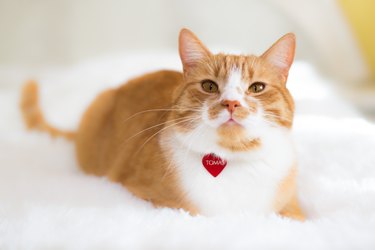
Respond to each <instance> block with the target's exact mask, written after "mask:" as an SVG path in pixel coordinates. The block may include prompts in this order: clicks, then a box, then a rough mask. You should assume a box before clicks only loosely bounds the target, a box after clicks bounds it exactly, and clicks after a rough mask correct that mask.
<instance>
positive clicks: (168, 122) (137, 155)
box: [21, 29, 305, 220]
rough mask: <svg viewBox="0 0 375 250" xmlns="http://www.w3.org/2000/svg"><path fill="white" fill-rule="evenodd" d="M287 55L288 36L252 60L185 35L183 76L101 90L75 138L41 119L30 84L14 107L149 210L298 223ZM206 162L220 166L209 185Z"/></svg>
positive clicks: (88, 169)
mask: <svg viewBox="0 0 375 250" xmlns="http://www.w3.org/2000/svg"><path fill="white" fill-rule="evenodd" d="M294 53H295V35H294V34H292V33H288V34H286V35H284V36H283V37H282V38H280V39H279V40H278V41H276V42H275V43H274V44H273V45H272V46H271V47H270V48H269V49H268V50H267V51H266V52H264V53H263V54H262V55H261V56H254V55H230V54H222V53H219V54H212V53H211V52H210V51H209V50H208V49H207V47H206V46H205V45H204V44H203V43H202V42H201V41H200V40H199V39H198V37H197V36H196V35H195V34H194V33H192V32H191V31H190V30H188V29H182V30H181V31H180V34H179V54H180V58H181V62H182V66H183V72H177V71H169V70H162V71H158V72H153V73H149V74H145V75H143V76H140V77H138V78H135V79H132V80H130V81H128V82H127V83H126V84H124V85H122V86H120V87H117V88H113V89H109V90H106V91H104V92H103V93H101V94H99V95H98V96H97V97H96V99H95V100H94V101H93V103H92V104H91V105H90V106H89V107H88V109H87V111H86V112H85V113H84V115H83V117H82V120H81V122H80V125H79V128H78V129H77V131H75V132H68V131H62V130H59V129H56V128H54V127H53V126H51V125H49V124H48V123H47V122H46V121H45V119H44V117H43V114H42V112H41V110H40V107H39V104H38V88H37V84H36V83H35V82H33V81H30V82H29V83H28V84H26V85H25V86H24V88H23V92H22V97H21V109H22V112H23V117H24V120H25V122H26V125H27V127H28V128H30V129H39V130H43V131H47V132H49V133H50V134H51V135H52V136H62V137H65V138H67V139H70V140H73V141H74V143H75V146H76V154H77V159H78V162H79V165H80V167H81V169H82V170H83V171H84V172H85V173H87V174H91V175H97V176H106V177H107V178H108V179H110V180H111V181H114V182H119V183H121V184H122V185H123V186H125V187H126V188H127V189H128V190H129V191H130V192H132V193H133V194H134V195H136V196H137V197H140V198H142V199H144V200H147V201H150V202H152V203H153V204H154V205H155V206H156V207H170V208H176V209H180V208H182V209H184V210H186V211H187V212H189V213H190V214H192V215H195V214H202V215H207V216H210V215H219V214H229V213H243V212H249V213H252V214H262V215H267V214H271V213H277V214H280V215H281V216H286V217H290V218H294V219H297V220H304V218H305V216H304V214H303V212H302V210H301V208H300V205H299V201H298V198H297V187H296V186H297V185H296V175H297V163H296V155H295V152H294V146H293V143H292V138H291V128H292V123H293V115H294V102H293V99H292V96H291V95H290V93H289V91H288V89H287V87H286V82H287V78H288V72H289V69H290V67H291V64H292V62H293V59H294ZM205 157H206V158H205ZM207 157H211V161H208V160H207V159H210V158H207ZM212 157H214V158H212ZM215 157H216V158H215ZM204 159H206V160H207V162H206V165H207V164H208V163H209V162H211V163H212V162H215V161H212V159H216V160H219V161H218V164H221V163H222V164H223V165H222V166H221V167H224V168H222V170H221V172H220V173H216V174H217V176H216V177H215V176H214V175H212V174H210V171H209V168H208V167H209V166H205V165H204ZM224 164H226V165H225V166H224ZM206 167H207V169H206ZM213 167H215V166H213Z"/></svg>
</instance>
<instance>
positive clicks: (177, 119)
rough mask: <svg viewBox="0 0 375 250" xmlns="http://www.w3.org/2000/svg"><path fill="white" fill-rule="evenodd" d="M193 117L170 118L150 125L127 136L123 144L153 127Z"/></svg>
mask: <svg viewBox="0 0 375 250" xmlns="http://www.w3.org/2000/svg"><path fill="white" fill-rule="evenodd" d="M191 118H192V117H180V118H176V119H173V120H169V121H165V122H161V123H159V124H156V125H153V126H151V127H148V128H145V129H143V130H141V131H139V132H137V133H136V134H134V135H132V136H131V137H129V138H127V139H126V140H125V141H124V142H122V143H121V145H123V144H125V143H126V142H128V141H129V140H130V139H132V138H134V137H136V136H137V135H139V134H141V133H143V132H146V131H148V130H150V129H153V128H156V127H159V126H162V125H165V124H167V123H172V122H175V121H182V120H189V119H191Z"/></svg>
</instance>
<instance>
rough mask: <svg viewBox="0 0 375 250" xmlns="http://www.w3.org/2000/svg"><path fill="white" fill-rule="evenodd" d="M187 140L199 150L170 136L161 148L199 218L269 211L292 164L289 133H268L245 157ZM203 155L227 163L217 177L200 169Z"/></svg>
mask: <svg viewBox="0 0 375 250" xmlns="http://www.w3.org/2000/svg"><path fill="white" fill-rule="evenodd" d="M206 136H207V135H206ZM191 140H193V143H194V144H199V146H197V147H186V145H184V143H182V142H181V138H178V136H176V135H170V136H169V138H168V140H167V141H166V143H164V145H165V146H167V148H169V150H168V151H169V152H170V157H171V158H172V159H171V160H172V162H173V165H174V166H175V167H176V171H177V174H178V177H179V179H180V181H181V186H182V188H183V191H184V192H185V194H186V197H187V198H188V199H189V200H190V201H191V202H193V204H194V205H195V206H196V207H197V208H198V209H199V211H200V213H201V214H204V215H216V214H225V213H238V212H251V213H257V214H264V213H270V212H272V211H273V204H274V201H275V194H276V192H277V190H278V185H279V184H280V182H281V181H282V180H283V179H284V178H285V177H286V176H287V174H288V172H289V170H290V169H291V167H292V166H293V163H294V150H293V145H292V143H291V140H290V136H289V132H287V131H285V130H280V129H275V130H274V131H268V133H267V135H266V136H263V137H262V138H261V146H260V147H259V148H257V149H255V150H253V151H250V152H246V153H230V152H226V151H225V150H222V149H219V148H216V147H215V149H213V148H212V149H210V147H208V146H206V147H205V145H204V141H205V140H204V138H202V137H197V138H191ZM204 148H205V150H204V151H203V150H202V149H204ZM211 150H215V151H211ZM218 151H220V152H218ZM206 153H216V154H218V155H220V156H222V157H224V158H225V159H227V161H228V163H227V166H226V167H225V168H224V170H223V171H222V172H221V173H220V174H219V175H218V176H217V177H213V176H212V175H211V174H210V173H209V172H208V171H207V170H206V169H205V168H204V166H203V165H202V157H203V156H204V154H206Z"/></svg>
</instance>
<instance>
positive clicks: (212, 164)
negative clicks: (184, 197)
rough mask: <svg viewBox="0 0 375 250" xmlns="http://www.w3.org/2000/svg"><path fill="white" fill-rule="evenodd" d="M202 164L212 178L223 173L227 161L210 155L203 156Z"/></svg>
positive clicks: (212, 154)
mask: <svg viewBox="0 0 375 250" xmlns="http://www.w3.org/2000/svg"><path fill="white" fill-rule="evenodd" d="M202 164H203V166H204V167H205V168H206V169H207V171H208V172H209V173H210V174H211V175H212V176H213V177H216V176H218V175H219V174H220V173H221V171H223V169H224V168H225V166H226V165H227V161H226V160H223V159H221V158H220V157H219V156H217V155H215V154H214V153H211V154H206V155H204V156H203V158H202Z"/></svg>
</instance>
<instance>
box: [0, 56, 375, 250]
mask: <svg viewBox="0 0 375 250" xmlns="http://www.w3.org/2000/svg"><path fill="white" fill-rule="evenodd" d="M162 68H169V69H179V68H180V64H179V62H178V57H177V54H171V55H161V54H152V55H130V56H126V57H122V56H118V57H111V58H104V59H100V60H98V61H97V62H87V63H82V64H80V65H75V66H73V67H70V68H45V69H44V70H42V71H37V72H36V71H35V72H33V71H30V70H28V71H25V70H19V69H14V68H9V67H6V68H5V67H2V68H0V83H5V82H9V83H12V85H7V86H3V87H1V88H0V249H8V248H17V249H19V248H22V249H23V248H27V249H40V248H58V249H67V248H69V249H73V248H74V249H85V248H86V249H111V248H126V249H155V248H157V249H165V248H171V249H237V248H238V249H243V248H247V249H270V248H271V249H272V248H278V249H279V248H280V249H314V250H315V249H360V248H362V249H375V126H374V125H372V124H371V123H369V122H367V121H365V120H364V119H363V118H362V117H361V116H360V115H359V114H358V113H357V112H356V111H355V110H354V109H353V108H352V107H351V106H350V105H348V104H347V103H346V102H344V101H343V100H342V99H340V98H339V97H338V96H337V95H336V94H335V90H334V89H333V88H332V87H331V86H330V85H329V84H328V83H327V82H326V81H325V80H324V79H322V78H321V77H320V76H319V75H317V73H316V72H315V71H314V70H313V69H312V67H311V66H310V65H308V64H306V63H303V62H296V63H295V64H294V66H293V68H292V71H291V74H290V79H289V83H288V84H289V88H290V90H291V92H292V94H293V96H294V97H295V100H296V105H297V114H296V118H295V124H294V129H293V130H294V134H295V141H296V145H297V150H298V155H299V167H300V174H299V179H298V182H299V196H300V199H301V202H302V205H303V209H304V211H305V212H306V214H307V216H308V220H307V221H306V222H303V223H301V222H298V221H292V220H289V219H286V218H281V217H279V216H277V215H271V216H267V217H254V216H252V215H251V214H235V215H231V216H217V217H203V216H196V217H192V216H190V215H188V214H187V213H185V212H184V211H179V210H172V209H169V208H160V209H156V208H153V207H152V206H151V205H150V204H149V203H147V202H145V201H142V200H139V199H138V198H136V197H134V196H132V195H131V194H130V193H129V192H128V191H127V190H126V189H125V188H123V187H122V186H120V185H118V184H115V183H111V182H109V181H108V180H106V179H105V178H98V177H93V176H88V175H85V174H84V173H82V172H81V171H80V170H79V168H78V166H77V163H76V161H75V156H74V146H73V144H72V143H71V142H69V141H65V140H63V139H51V138H50V137H49V136H48V135H46V134H42V133H38V132H29V131H25V129H24V126H23V123H22V120H21V117H20V113H19V110H18V101H19V87H20V86H21V85H20V84H21V83H22V80H23V79H26V78H28V77H32V76H34V77H35V76H36V78H35V79H36V80H38V81H39V82H40V88H41V101H42V107H43V110H44V112H45V114H46V117H47V119H48V120H49V121H50V122H51V123H53V124H54V125H56V126H58V127H60V128H72V129H74V128H75V127H76V126H77V124H78V122H79V118H80V116H81V114H82V112H83V111H84V110H85V108H86V107H87V105H88V104H89V103H90V101H91V100H92V98H93V97H94V96H95V95H96V94H97V93H98V92H99V91H100V90H102V89H105V88H108V87H109V86H116V85H118V84H120V83H121V82H124V81H125V80H126V79H128V78H129V77H132V76H136V75H139V74H141V73H143V72H147V71H150V70H154V69H162ZM30 72H31V73H32V74H31V73H30ZM3 85H4V84H3ZM0 86H1V84H0Z"/></svg>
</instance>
